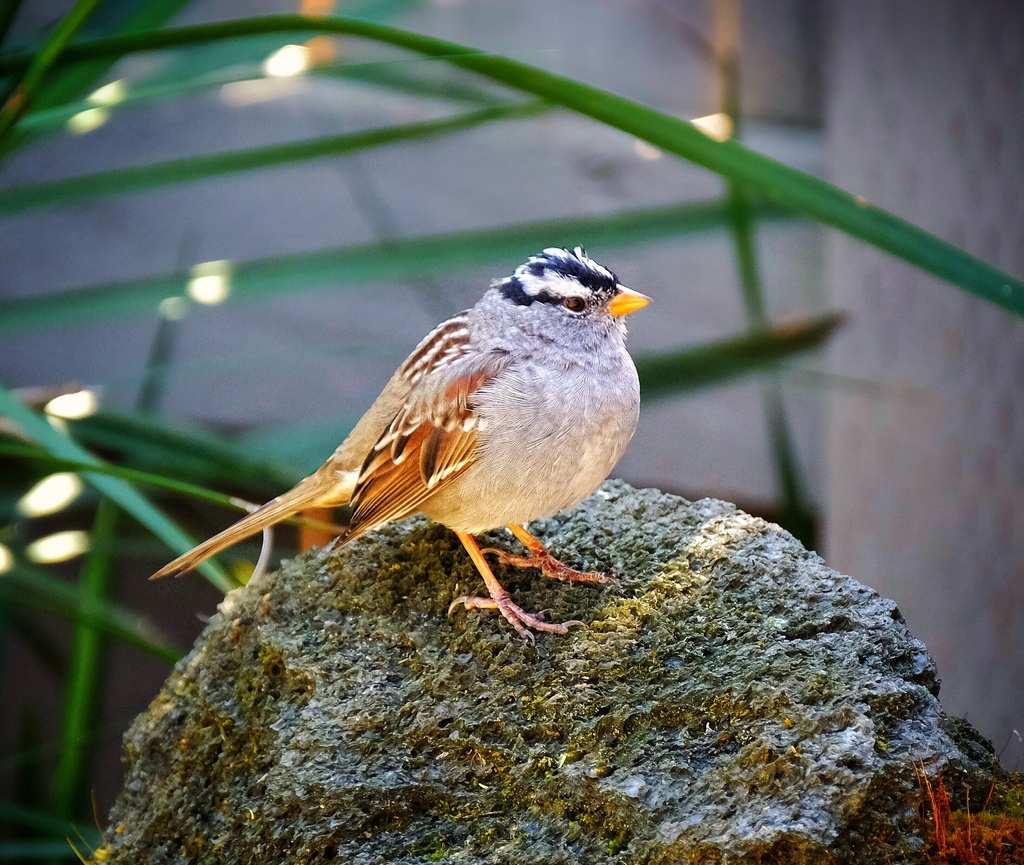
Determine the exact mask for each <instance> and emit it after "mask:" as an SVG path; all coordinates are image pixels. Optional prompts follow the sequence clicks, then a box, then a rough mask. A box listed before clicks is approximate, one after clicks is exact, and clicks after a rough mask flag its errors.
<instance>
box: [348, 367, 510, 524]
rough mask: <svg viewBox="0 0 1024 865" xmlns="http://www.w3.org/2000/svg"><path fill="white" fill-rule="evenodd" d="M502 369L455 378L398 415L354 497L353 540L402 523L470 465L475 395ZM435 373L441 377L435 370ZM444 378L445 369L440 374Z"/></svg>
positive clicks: (475, 423) (476, 424) (358, 482)
mask: <svg viewBox="0 0 1024 865" xmlns="http://www.w3.org/2000/svg"><path fill="white" fill-rule="evenodd" d="M497 369H498V366H497V365H492V367H490V368H488V369H477V370H474V371H472V372H467V373H464V374H461V375H458V374H454V375H453V374H451V373H450V372H449V375H450V377H449V378H448V379H447V381H445V382H443V383H439V386H438V387H436V388H424V390H425V391H427V392H429V393H430V396H429V397H428V398H426V399H424V400H420V401H417V402H413V403H411V404H410V405H408V406H406V407H405V408H404V409H403V410H402V411H400V412H399V413H398V414H397V415H396V416H395V419H394V420H393V421H392V422H391V424H390V426H388V428H387V429H386V430H385V431H384V433H383V435H382V436H381V437H380V439H379V440H378V442H377V444H376V445H374V447H373V449H372V450H371V451H370V453H369V455H368V456H367V458H366V461H365V462H364V463H363V467H362V469H361V471H360V473H359V477H358V479H357V480H356V487H355V490H354V492H353V494H352V501H351V505H352V507H353V513H352V517H351V520H350V523H349V527H350V534H349V535H348V537H349V538H352V537H356V536H358V535H361V534H362V533H363V532H366V531H368V530H369V529H371V528H373V527H374V526H378V525H381V524H383V523H387V522H391V521H392V520H397V519H401V518H402V517H405V516H408V515H409V514H413V513H415V512H416V511H418V510H419V509H420V505H421V504H422V503H423V502H424V501H425V500H426V499H427V498H428V497H429V496H431V495H433V494H434V493H436V492H437V490H438V489H439V488H441V487H442V486H443V485H445V484H448V483H450V482H451V481H452V480H454V479H455V478H457V477H458V476H459V475H460V474H461V473H462V472H463V471H465V470H466V469H467V468H468V467H469V465H470V464H471V463H472V460H473V455H474V453H475V451H476V445H477V432H478V430H479V425H480V422H479V418H478V417H477V416H476V414H475V413H474V411H473V401H472V396H473V394H474V393H476V391H478V390H479V389H480V388H481V387H483V386H484V385H485V384H487V383H488V382H489V381H491V379H492V378H493V377H494V374H495V373H496V372H497ZM431 372H432V374H434V375H436V374H438V373H437V371H436V369H435V370H432V371H431ZM440 374H441V375H444V374H445V371H442V372H441V373H440Z"/></svg>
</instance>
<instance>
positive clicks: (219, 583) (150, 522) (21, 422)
mask: <svg viewBox="0 0 1024 865" xmlns="http://www.w3.org/2000/svg"><path fill="white" fill-rule="evenodd" d="M0 415H2V416H4V417H7V418H10V419H11V420H12V421H14V422H15V423H16V424H17V425H18V426H19V427H21V429H22V431H23V432H24V433H25V434H26V435H27V436H28V437H29V438H31V439H32V440H34V441H35V442H37V443H38V444H39V445H41V446H42V447H44V448H45V449H46V450H48V451H49V452H50V453H51V454H53V455H54V456H57V457H61V458H64V459H69V460H75V461H77V462H83V463H87V464H90V465H99V464H100V463H101V460H99V459H98V458H97V457H95V456H93V455H92V454H91V453H89V451H87V450H85V449H84V448H83V447H81V446H80V445H78V444H77V443H76V442H74V441H72V440H71V439H70V438H68V437H67V436H66V435H65V434H64V433H62V432H60V431H58V430H57V429H55V428H54V427H53V426H51V425H50V423H49V422H48V421H47V420H46V419H45V418H43V417H40V416H39V415H37V414H36V413H35V412H33V411H31V410H30V409H28V408H26V407H25V406H23V405H22V404H21V403H20V402H19V401H18V400H17V399H16V398H15V397H14V396H13V394H11V393H10V391H8V390H7V389H6V388H3V387H0ZM83 477H84V479H85V480H87V481H88V482H89V483H90V484H92V485H93V486H94V487H96V488H97V489H98V490H99V491H100V492H102V493H103V494H104V495H106V496H108V497H109V498H111V499H113V500H114V501H115V502H117V503H118V504H119V505H120V506H121V507H122V508H123V509H124V510H126V511H127V512H128V513H129V514H131V515H132V516H133V517H134V518H135V519H136V520H138V521H139V522H140V523H142V525H144V526H145V527H146V528H148V529H149V530H150V531H151V532H152V533H153V534H155V535H156V536H157V537H158V538H160V539H161V540H163V541H164V542H166V543H167V545H168V546H169V547H170V548H171V549H172V550H173V551H174V552H175V553H184V552H186V551H187V550H189V549H191V548H192V547H193V546H194V542H193V540H192V539H191V538H190V537H189V536H188V535H187V534H185V532H183V531H182V530H181V529H180V528H178V526H177V525H176V524H175V523H174V522H172V521H171V520H170V519H168V518H167V517H166V516H165V515H164V514H163V512H161V511H160V510H159V509H158V508H156V507H155V506H154V505H153V504H152V503H151V502H149V501H148V500H147V499H146V498H145V497H144V496H142V495H141V494H140V493H139V492H138V490H136V489H135V488H134V487H132V486H130V485H129V484H126V483H125V482H124V481H122V480H120V479H118V478H113V477H108V476H106V475H100V474H94V473H92V472H86V473H84V474H83ZM199 570H200V571H202V573H203V575H204V576H205V577H206V578H207V579H208V580H209V581H210V582H211V583H213V585H215V586H216V587H217V588H218V589H220V590H221V591H225V592H226V591H229V590H230V589H233V588H235V586H236V585H237V584H236V582H235V581H234V580H233V579H231V578H230V577H229V576H228V575H227V574H226V573H225V572H224V571H223V570H222V569H221V568H219V567H218V566H217V565H216V564H215V563H213V562H205V563H204V564H203V565H201V566H200V568H199Z"/></svg>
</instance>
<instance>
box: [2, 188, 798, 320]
mask: <svg viewBox="0 0 1024 865" xmlns="http://www.w3.org/2000/svg"><path fill="white" fill-rule="evenodd" d="M757 214H758V218H759V219H791V218H792V214H791V213H790V212H787V211H785V210H784V209H782V208H779V207H777V206H774V205H770V204H764V205H760V206H758V208H757ZM727 218H728V216H727V204H726V203H725V201H724V200H719V199H716V200H712V201H702V202H694V203H686V204H677V205H671V206H668V207H657V208H648V209H643V210H634V211H625V212H622V213H617V214H612V215H610V216H594V217H579V218H574V219H559V220H544V221H540V222H531V223H522V224H519V225H508V226H503V227H501V228H495V229H487V230H483V231H466V232H458V233H453V234H445V235H434V236H428V237H417V238H411V239H403V240H390V241H388V242H387V243H368V244H361V245H357V246H346V247H341V248H338V249H328V250H320V251H317V252H311V253H301V254H298V255H288V256H281V257H277V258H265V259H260V260H257V261H250V262H240V263H237V264H234V265H233V266H232V270H231V296H232V298H234V299H236V300H238V299H251V298H256V297H266V296H270V295H273V294H277V293H280V292H283V291H290V290H296V289H300V288H301V289H308V288H320V289H328V288H329V289H330V290H332V291H334V290H337V289H340V288H353V287H356V286H365V285H366V284H367V283H369V282H382V281H388V280H398V279H410V278H424V277H430V276H446V275H448V274H450V273H452V272H453V271H456V270H466V269H469V268H474V267H494V266H495V265H496V263H497V262H501V261H507V262H509V263H514V262H518V261H521V260H522V259H523V258H524V257H525V256H527V255H531V254H532V253H535V252H536V251H537V250H538V249H540V248H543V247H545V246H551V245H552V244H554V245H559V244H561V245H565V246H569V247H572V246H575V245H577V244H579V243H582V242H583V241H586V243H587V246H588V247H589V248H590V249H592V250H593V249H596V248H602V247H604V248H608V247H622V246H627V245H630V244H637V243H652V242H654V241H657V240H663V239H665V238H669V237H681V236H686V235H694V234H699V233H705V232H709V231H717V230H721V229H722V228H723V227H725V225H726V221H727ZM188 279H189V274H188V272H182V273H174V274H168V275H166V276H159V277H152V278H147V279H135V280H128V281H126V282H116V283H108V284H106V285H96V286H89V287H87V288H80V289H75V290H72V291H64V292H59V293H55V294H51V295H43V296H35V297H27V298H20V299H17V300H8V301H0V333H3V332H11V331H25V330H32V329H36V328H45V327H58V326H60V325H65V324H79V323H81V322H83V321H96V320H100V319H107V318H112V317H116V316H126V315H140V314H147V313H155V311H156V309H157V307H158V305H159V304H160V301H161V300H163V299H164V298H166V297H170V296H173V295H180V294H181V293H182V292H183V291H184V288H185V284H186V282H187V281H188Z"/></svg>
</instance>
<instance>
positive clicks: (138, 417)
mask: <svg viewBox="0 0 1024 865" xmlns="http://www.w3.org/2000/svg"><path fill="white" fill-rule="evenodd" d="M68 426H69V428H70V430H71V433H72V435H73V436H74V438H75V440H76V441H80V442H82V443H83V444H85V445H87V446H88V447H90V448H94V449H99V450H109V451H116V452H118V453H120V454H123V455H124V460H123V461H124V462H126V463H127V464H128V465H129V466H130V467H131V468H138V469H142V470H144V471H152V472H154V473H156V474H162V475H165V476H166V475H173V476H174V477H176V478H181V479H186V478H187V479H189V480H190V481H191V482H192V483H195V484H198V485H200V486H205V487H207V490H209V489H212V488H216V487H218V486H220V485H221V484H222V483H237V484H244V485H246V486H248V487H252V488H253V489H254V490H259V491H264V492H271V491H273V494H274V495H276V494H277V493H278V492H280V491H281V489H282V488H283V487H290V486H292V485H293V484H294V483H295V482H296V481H297V480H299V478H298V477H297V476H296V474H295V473H294V472H291V471H289V470H288V469H287V468H286V467H284V466H282V465H281V464H280V463H279V462H278V461H277V460H274V459H271V458H268V457H264V458H255V459H254V458H253V457H252V455H251V454H250V452H249V451H248V450H247V449H246V448H245V447H244V446H241V445H236V444H233V443H231V442H227V441H225V440H223V439H221V438H220V437H218V436H216V435H213V434H211V433H208V432H205V431H202V430H195V429H191V428H186V427H178V426H174V425H173V424H170V423H167V422H165V421H161V420H157V419H155V418H152V417H147V416H146V415H142V414H115V413H113V412H97V413H96V414H93V415H90V416H89V417H85V418H81V419H80V420H74V421H69V422H68Z"/></svg>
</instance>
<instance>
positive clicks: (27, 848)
mask: <svg viewBox="0 0 1024 865" xmlns="http://www.w3.org/2000/svg"><path fill="white" fill-rule="evenodd" d="M37 859H39V860H42V859H47V860H49V861H51V862H54V861H57V862H72V863H77V862H78V861H79V860H78V858H77V857H76V856H75V853H74V851H73V850H72V847H71V845H70V844H69V843H68V842H67V841H2V842H0V862H34V861H36V860H37Z"/></svg>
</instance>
